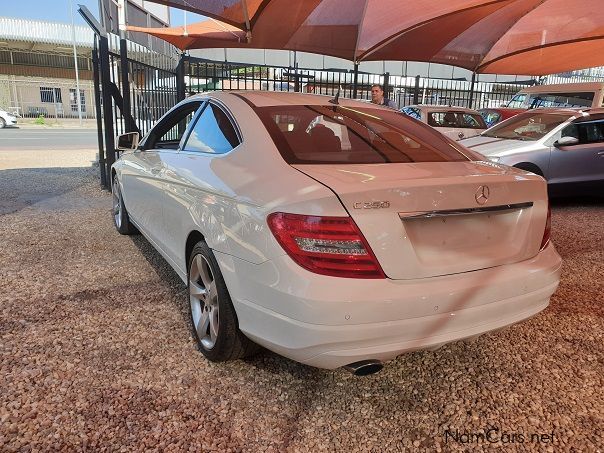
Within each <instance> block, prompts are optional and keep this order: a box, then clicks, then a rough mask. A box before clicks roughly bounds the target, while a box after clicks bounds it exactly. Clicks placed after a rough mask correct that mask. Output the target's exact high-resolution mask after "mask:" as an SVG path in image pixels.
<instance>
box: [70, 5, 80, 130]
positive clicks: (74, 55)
mask: <svg viewBox="0 0 604 453" xmlns="http://www.w3.org/2000/svg"><path fill="white" fill-rule="evenodd" d="M69 12H70V14H71V43H72V45H73V66H74V68H75V76H76V93H75V98H76V99H75V100H76V104H77V106H78V118H79V119H80V127H81V126H82V103H81V98H80V96H81V94H80V71H79V70H78V53H77V51H76V42H75V24H74V22H73V0H69Z"/></svg>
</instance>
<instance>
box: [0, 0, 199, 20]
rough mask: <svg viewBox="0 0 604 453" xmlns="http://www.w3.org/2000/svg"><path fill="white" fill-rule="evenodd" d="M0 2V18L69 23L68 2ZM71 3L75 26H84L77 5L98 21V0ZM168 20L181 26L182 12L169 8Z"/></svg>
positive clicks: (192, 16)
mask: <svg viewBox="0 0 604 453" xmlns="http://www.w3.org/2000/svg"><path fill="white" fill-rule="evenodd" d="M0 2H2V7H1V8H0V16H3V17H18V18H23V19H36V20H47V21H50V22H65V23H71V16H70V10H69V5H70V1H69V0H0ZM72 2H73V14H74V20H75V22H76V24H77V25H86V23H85V22H84V20H83V19H82V18H81V17H80V15H79V14H78V12H77V9H78V5H84V6H86V7H87V8H88V9H89V10H90V11H91V12H92V14H94V16H95V17H96V18H97V19H98V17H99V2H98V0H72ZM170 19H171V21H172V25H182V24H183V22H184V12H183V11H182V10H178V9H175V8H171V9H170ZM203 19H204V17H203V16H199V15H197V14H192V13H187V22H188V23H192V22H198V21H200V20H203Z"/></svg>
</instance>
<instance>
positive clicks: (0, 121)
mask: <svg viewBox="0 0 604 453" xmlns="http://www.w3.org/2000/svg"><path fill="white" fill-rule="evenodd" d="M4 126H6V121H4V118H0V129H4Z"/></svg>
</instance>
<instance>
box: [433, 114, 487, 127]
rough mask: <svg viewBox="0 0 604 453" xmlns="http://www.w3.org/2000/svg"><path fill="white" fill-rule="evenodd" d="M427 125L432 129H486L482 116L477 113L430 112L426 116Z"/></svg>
mask: <svg viewBox="0 0 604 453" xmlns="http://www.w3.org/2000/svg"><path fill="white" fill-rule="evenodd" d="M428 124H429V125H430V126H432V127H454V128H464V129H467V128H469V129H486V128H487V125H486V124H485V122H484V120H483V119H482V116H480V115H479V114H478V113H465V112H456V111H448V112H445V111H443V112H430V113H429V114H428Z"/></svg>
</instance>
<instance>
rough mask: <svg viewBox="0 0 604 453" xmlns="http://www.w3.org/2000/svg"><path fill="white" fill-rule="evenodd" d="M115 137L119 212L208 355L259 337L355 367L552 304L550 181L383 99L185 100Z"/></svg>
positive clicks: (219, 356)
mask: <svg viewBox="0 0 604 453" xmlns="http://www.w3.org/2000/svg"><path fill="white" fill-rule="evenodd" d="M137 142H138V134H136V133H133V134H126V135H122V136H119V137H118V138H117V143H118V146H119V148H120V149H122V150H124V152H123V153H122V155H121V157H120V158H119V159H118V160H117V161H116V162H115V164H114V165H113V167H112V174H111V178H112V192H113V203H114V204H113V217H114V221H115V225H116V228H117V230H118V231H119V232H120V233H122V234H132V233H135V232H136V230H138V231H140V232H141V233H142V234H143V235H144V236H145V237H146V238H147V239H148V240H149V242H150V243H151V244H152V245H153V246H154V247H155V248H156V249H157V250H158V251H159V253H160V254H161V255H162V256H163V257H164V258H165V259H166V260H167V262H168V263H169V264H170V265H171V266H172V267H173V268H174V270H175V271H176V273H177V274H178V275H179V277H180V278H181V279H182V280H183V282H185V283H186V284H187V286H188V294H189V296H188V297H189V306H190V315H191V324H192V326H193V334H194V336H195V338H196V339H197V342H198V345H199V348H200V350H201V352H202V353H203V354H204V355H205V356H206V357H207V358H208V359H209V360H212V361H223V360H228V359H234V358H238V357H242V356H243V355H245V354H248V353H250V351H252V350H253V349H254V343H256V344H259V345H262V346H264V347H266V348H268V349H270V350H272V351H275V352H277V353H279V354H282V355H284V356H286V357H289V358H291V359H293V360H297V361H299V362H302V363H305V364H308V365H312V366H316V367H323V368H329V369H333V368H336V367H341V366H346V367H347V369H349V370H351V371H353V372H354V373H355V374H369V373H372V372H375V371H378V370H379V369H380V368H381V367H382V362H383V361H385V360H389V359H392V358H394V357H396V356H398V355H399V354H401V353H404V352H406V351H412V350H416V349H421V348H435V347H437V346H439V345H442V344H444V343H447V342H450V341H454V340H458V339H461V338H465V337H472V336H476V335H478V334H481V333H483V332H487V331H490V330H494V329H499V328H501V327H504V326H507V325H509V324H512V323H516V322H519V321H521V320H523V319H526V318H528V317H531V316H533V315H535V314H537V313H538V312H540V311H541V310H543V309H544V308H545V307H547V305H548V302H549V298H550V296H551V294H552V293H553V292H554V291H555V289H556V287H557V285H558V281H559V274H560V266H561V260H560V257H559V256H558V254H557V252H556V250H555V249H554V246H553V245H552V244H551V243H550V241H549V235H550V226H549V225H550V221H549V208H548V200H547V191H546V185H545V182H544V180H543V179H542V178H540V177H539V176H535V175H533V174H530V173H527V172H524V171H521V170H518V169H514V168H510V167H506V166H500V165H497V164H491V163H485V162H484V161H482V159H483V156H481V155H480V154H477V153H474V152H473V151H470V150H468V149H466V148H463V147H461V146H459V145H458V144H457V143H456V142H454V141H452V140H450V139H448V138H447V137H445V136H444V135H442V134H440V133H438V132H436V131H435V130H434V129H432V128H431V127H429V126H427V125H425V124H423V123H421V122H419V121H415V120H412V119H410V118H408V117H406V116H405V115H401V114H400V113H399V112H397V111H395V110H391V109H388V108H385V107H381V106H377V105H372V104H366V103H361V102H357V101H353V100H345V99H340V100H339V101H338V100H337V99H331V98H329V97H327V96H317V95H309V94H300V93H285V92H254V91H248V92H217V93H206V94H203V95H196V96H192V97H190V98H187V99H186V100H185V101H183V102H181V103H180V104H178V105H177V106H176V107H174V108H173V109H172V110H170V111H169V112H168V113H167V114H166V115H165V116H164V117H163V118H162V119H161V120H160V121H159V122H158V123H157V124H156V125H155V126H154V127H153V128H152V129H151V131H150V132H149V133H148V134H147V135H146V136H145V137H144V138H143V139H142V140H141V142H140V144H138V143H137Z"/></svg>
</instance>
